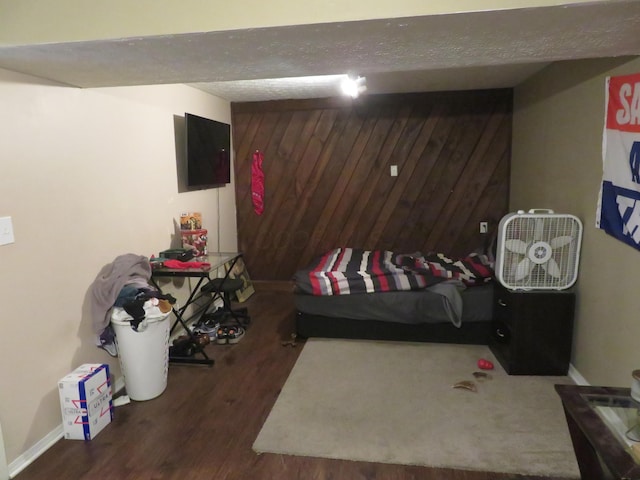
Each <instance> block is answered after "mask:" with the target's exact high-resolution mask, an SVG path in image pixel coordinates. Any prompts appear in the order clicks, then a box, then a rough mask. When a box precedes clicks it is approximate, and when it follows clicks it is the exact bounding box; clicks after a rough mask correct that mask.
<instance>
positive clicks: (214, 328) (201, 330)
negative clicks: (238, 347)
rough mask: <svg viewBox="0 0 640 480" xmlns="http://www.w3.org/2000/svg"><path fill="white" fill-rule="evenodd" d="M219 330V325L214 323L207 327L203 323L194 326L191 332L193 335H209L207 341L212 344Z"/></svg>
mask: <svg viewBox="0 0 640 480" xmlns="http://www.w3.org/2000/svg"><path fill="white" fill-rule="evenodd" d="M219 328H220V324H219V323H216V324H215V325H207V324H206V323H203V324H200V325H196V326H194V327H193V330H192V332H193V334H194V335H209V339H210V340H211V341H212V342H213V341H215V340H216V338H217V333H218V329H219Z"/></svg>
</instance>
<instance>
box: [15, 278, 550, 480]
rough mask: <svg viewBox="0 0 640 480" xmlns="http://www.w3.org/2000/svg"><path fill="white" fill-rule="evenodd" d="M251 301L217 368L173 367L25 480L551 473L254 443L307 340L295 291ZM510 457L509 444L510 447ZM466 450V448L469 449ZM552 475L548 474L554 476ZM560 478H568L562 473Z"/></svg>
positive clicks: (392, 478) (459, 479)
mask: <svg viewBox="0 0 640 480" xmlns="http://www.w3.org/2000/svg"><path fill="white" fill-rule="evenodd" d="M246 306H248V307H249V309H250V312H251V315H252V324H251V326H250V327H249V329H248V331H247V334H246V335H245V338H243V339H242V341H241V342H240V343H238V344H237V345H224V346H223V345H209V346H208V347H207V353H208V354H210V356H211V357H213V358H214V359H215V361H216V364H215V365H214V366H213V367H206V366H184V365H171V366H170V368H169V377H168V386H167V389H166V391H165V392H164V393H163V394H162V395H161V396H160V397H158V398H156V399H153V400H149V401H146V402H132V403H130V404H128V405H124V406H121V407H118V408H116V409H115V414H114V415H115V416H114V421H113V422H112V423H111V424H110V425H109V426H107V427H106V428H105V429H104V430H103V431H102V432H100V434H99V435H98V436H97V437H96V438H95V439H94V440H92V441H90V442H83V441H78V440H60V441H59V442H57V443H56V444H55V445H54V446H53V447H52V448H50V449H49V450H48V451H47V452H46V453H45V454H44V455H42V456H41V457H40V458H38V459H37V460H36V461H35V462H34V463H32V464H31V465H30V466H29V467H27V468H26V469H25V470H24V471H23V472H21V473H20V474H19V475H17V476H16V478H17V479H18V480H36V479H39V480H45V479H46V480H52V479H74V480H84V479H86V480H89V479H91V480H94V479H101V480H105V479H114V480H115V479H118V480H128V479H136V480H141V479H176V480H178V479H179V480H210V479H220V480H232V479H233V480H236V479H237V480H240V479H242V480H261V479H278V480H294V479H304V480H322V479H333V480H341V479H345V480H347V479H348V480H359V479H368V480H372V479H384V480H405V479H443V480H505V479H513V478H520V479H524V478H530V479H533V478H538V479H540V478H542V477H525V476H519V477H517V476H513V475H503V474H494V473H483V472H468V471H454V470H446V469H430V468H423V467H415V466H402V465H388V464H378V463H364V462H351V461H342V460H330V459H320V458H305V457H295V456H287V455H276V454H262V455H257V454H256V453H255V452H253V451H252V450H251V445H252V444H253V441H254V440H255V438H256V436H257V435H258V432H259V431H260V429H261V427H262V424H263V422H264V421H265V419H266V417H267V415H268V414H269V411H270V410H271V408H272V406H273V404H274V403H275V401H276V398H277V396H278V392H279V391H280V389H281V388H282V386H283V384H284V382H285V380H286V379H287V376H288V375H289V372H290V371H291V368H292V367H293V365H294V363H295V362H296V359H297V358H298V355H299V354H300V352H301V349H302V346H301V345H298V346H297V347H295V348H292V347H284V346H282V345H281V342H282V341H283V340H285V339H287V338H288V337H289V336H290V334H291V333H292V332H293V328H294V327H293V325H294V310H293V299H292V295H291V293H288V292H283V291H269V290H268V289H265V288H264V287H263V288H261V289H259V290H258V292H257V293H256V294H255V295H253V297H252V298H251V299H249V301H248V302H246ZM504 453H505V455H509V452H504ZM460 455H464V452H462V451H461V452H460ZM545 478H546V477H545ZM554 480H558V479H554Z"/></svg>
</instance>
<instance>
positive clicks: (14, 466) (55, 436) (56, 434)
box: [9, 377, 124, 478]
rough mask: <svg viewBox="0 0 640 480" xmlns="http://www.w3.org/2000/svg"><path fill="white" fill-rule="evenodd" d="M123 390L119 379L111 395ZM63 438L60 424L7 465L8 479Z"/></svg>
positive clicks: (121, 380)
mask: <svg viewBox="0 0 640 480" xmlns="http://www.w3.org/2000/svg"><path fill="white" fill-rule="evenodd" d="M123 388H124V378H123V377H120V378H118V379H117V380H116V382H115V385H114V389H113V393H114V394H115V393H117V392H119V391H120V390H122V389H123ZM63 437H64V429H63V427H62V423H60V425H58V426H57V427H56V428H54V429H53V430H51V431H50V432H49V433H48V434H46V435H45V436H44V438H42V439H40V440H39V441H38V442H36V443H35V444H34V445H32V446H31V447H30V448H29V449H28V450H27V451H26V452H24V453H23V454H22V455H20V456H18V458H16V459H15V460H14V461H13V462H11V463H10V464H9V478H14V477H15V476H16V475H18V474H19V473H20V472H22V471H23V470H24V469H25V468H27V467H28V466H29V465H31V464H32V463H33V462H34V461H35V460H36V459H37V458H38V457H39V456H40V455H42V454H43V453H44V452H46V451H47V450H49V449H50V448H51V447H52V446H53V445H55V443H56V442H58V441H59V440H61V439H62V438H63Z"/></svg>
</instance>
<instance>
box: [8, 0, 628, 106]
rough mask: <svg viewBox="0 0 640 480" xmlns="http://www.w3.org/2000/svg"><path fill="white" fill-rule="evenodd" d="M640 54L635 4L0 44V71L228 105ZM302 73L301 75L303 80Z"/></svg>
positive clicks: (476, 80)
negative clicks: (183, 87) (160, 90)
mask: <svg viewBox="0 0 640 480" xmlns="http://www.w3.org/2000/svg"><path fill="white" fill-rule="evenodd" d="M638 54H640V1H638V0H623V1H617V0H609V1H603V2H595V3H585V4H572V5H567V6H554V7H541V8H531V9H515V10H500V11H485V12H473V13H461V14H447V15H433V16H421V17H410V18H401V19H397V18H396V19H379V20H366V21H357V22H341V23H325V24H314V25H296V26H286V27H273V28H263V29H259V28H258V29H247V30H235V31H221V32H204V33H202V32H201V33H191V34H180V35H165V36H154V37H140V38H126V39H113V40H100V41H86V42H74V43H60V44H45V45H24V46H6V47H0V67H2V68H6V69H9V70H14V71H17V72H22V73H27V74H30V75H34V76H37V77H42V78H46V79H50V80H54V81H57V82H61V83H65V84H69V85H74V86H79V87H107V86H124V85H148V84H167V83H186V84H193V85H194V86H195V87H197V88H200V89H202V90H205V91H208V92H210V93H213V94H215V95H218V96H220V97H222V98H225V99H227V100H230V101H256V100H272V99H283V98H313V97H326V96H333V95H336V94H338V93H339V92H338V90H337V88H338V87H337V86H338V84H339V79H340V78H341V76H344V75H345V74H348V73H350V74H358V75H362V76H366V77H367V87H368V92H369V93H391V92H410V91H435V90H464V89H478V88H501V87H511V86H515V85H517V84H518V83H520V82H521V81H523V80H524V79H526V78H527V77H528V76H530V75H532V74H533V73H535V72H536V71H538V70H539V69H541V68H543V67H544V66H545V65H547V64H549V63H550V62H555V61H561V60H570V59H582V58H600V57H618V56H627V55H638ZM304 77H306V78H304Z"/></svg>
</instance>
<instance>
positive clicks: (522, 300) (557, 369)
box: [489, 284, 575, 375]
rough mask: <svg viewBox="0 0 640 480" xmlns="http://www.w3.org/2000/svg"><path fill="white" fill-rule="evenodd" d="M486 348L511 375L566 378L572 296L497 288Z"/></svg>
mask: <svg viewBox="0 0 640 480" xmlns="http://www.w3.org/2000/svg"><path fill="white" fill-rule="evenodd" d="M494 292H495V293H494V298H493V301H494V305H493V309H494V312H493V327H492V332H491V338H490V340H489V347H490V348H491V351H492V352H493V354H494V355H495V356H496V358H497V359H498V361H499V362H500V364H501V365H502V367H503V368H504V369H505V370H506V372H507V373H508V374H510V375H566V374H567V371H568V369H569V361H570V360H571V344H572V337H573V316H574V309H575V292H574V291H573V290H572V289H569V290H533V291H518V290H507V289H506V288H504V287H502V286H501V285H499V284H496V288H495V291H494Z"/></svg>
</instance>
